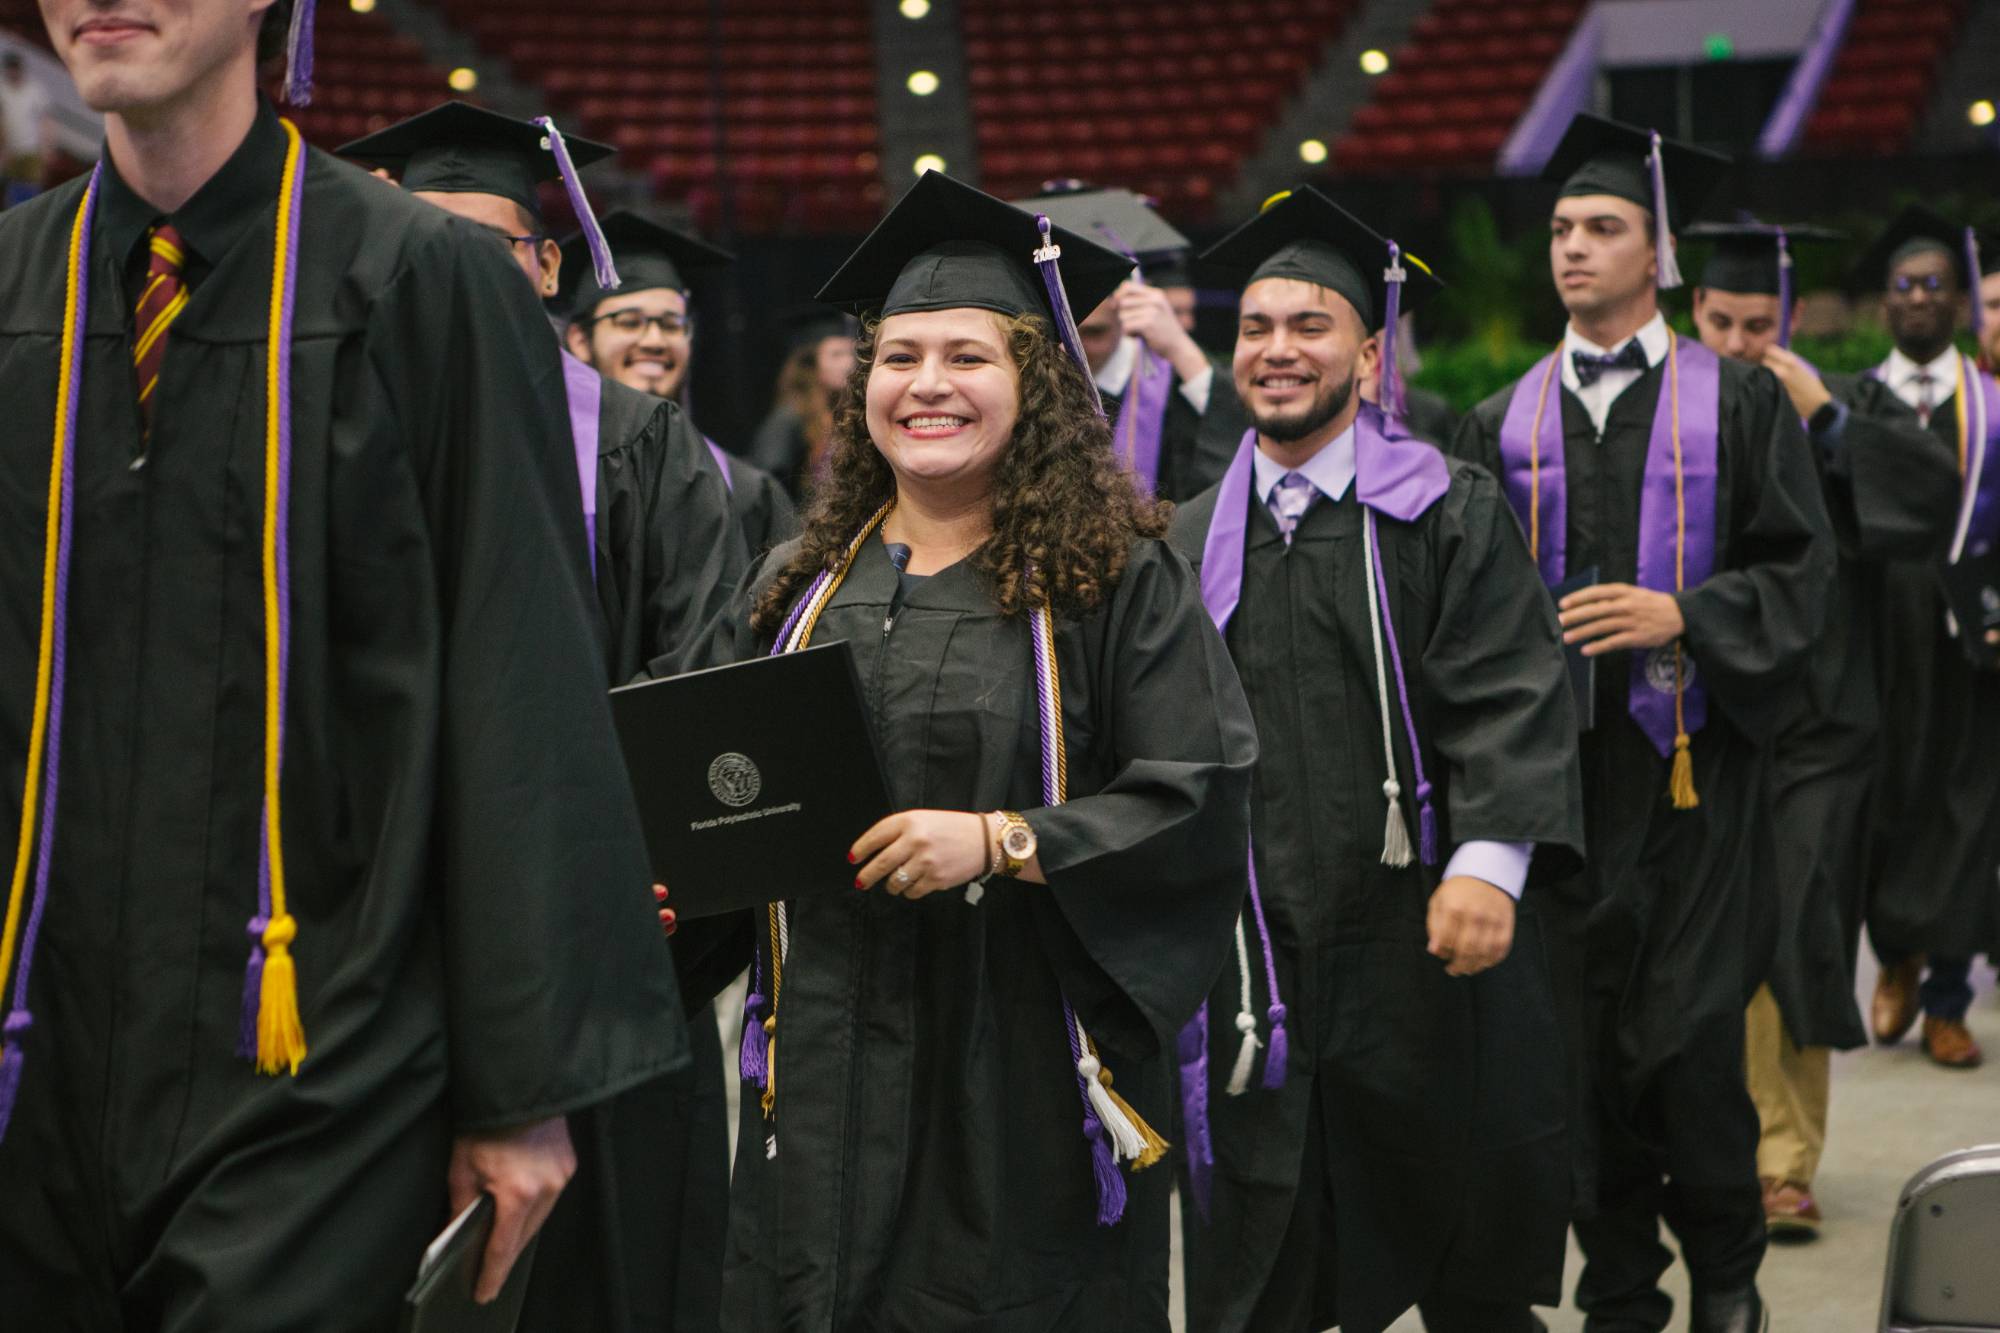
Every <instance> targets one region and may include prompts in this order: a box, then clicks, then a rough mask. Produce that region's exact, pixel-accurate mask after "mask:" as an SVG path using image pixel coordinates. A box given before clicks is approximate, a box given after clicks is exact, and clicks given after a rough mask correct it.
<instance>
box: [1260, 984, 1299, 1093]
mask: <svg viewBox="0 0 2000 1333" xmlns="http://www.w3.org/2000/svg"><path fill="white" fill-rule="evenodd" d="M1264 1017H1265V1018H1267V1019H1269V1020H1270V1022H1271V1040H1270V1041H1269V1042H1268V1043H1266V1044H1265V1047H1264V1091H1266V1092H1276V1091H1277V1090H1278V1089H1279V1088H1282V1087H1284V1086H1285V1074H1286V1072H1287V1071H1288V1068H1289V1061H1290V1058H1291V1053H1292V1051H1291V1043H1290V1041H1289V1040H1288V1039H1287V1038H1286V1036H1285V1006H1284V1005H1282V1004H1274V1005H1272V1006H1271V1007H1270V1008H1269V1009H1267V1010H1265V1011H1264Z"/></svg>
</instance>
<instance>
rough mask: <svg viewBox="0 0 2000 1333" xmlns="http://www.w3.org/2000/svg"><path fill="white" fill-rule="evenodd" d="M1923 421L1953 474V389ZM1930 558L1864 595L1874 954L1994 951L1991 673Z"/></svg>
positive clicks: (1999, 781) (1997, 675) (1999, 927)
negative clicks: (1875, 741)
mask: <svg viewBox="0 0 2000 1333" xmlns="http://www.w3.org/2000/svg"><path fill="white" fill-rule="evenodd" d="M1870 383H1871V384H1873V382H1872V381H1870ZM1874 390H1875V392H1877V393H1878V394H1880V395H1881V396H1882V397H1887V398H1893V397H1894V395H1893V394H1890V393H1889V391H1888V390H1887V389H1886V388H1884V387H1882V386H1880V385H1874ZM1896 401H1897V402H1898V403H1899V404H1900V400H1896ZM1930 430H1931V433H1932V434H1934V435H1935V436H1937V438H1938V439H1939V440H1941V441H1942V442H1943V443H1944V446H1945V447H1946V448H1947V449H1949V450H1950V451H1951V458H1952V466H1953V471H1954V473H1955V472H1956V470H1957V462H1958V420H1957V411H1956V405H1955V403H1954V400H1953V399H1952V398H1946V399H1945V400H1944V401H1943V402H1942V403H1940V404H1938V406H1937V407H1936V408H1935V409H1934V410H1933V411H1932V412H1931V419H1930ZM1937 568H1938V562H1937V561H1936V560H1935V559H1932V560H1899V561H1895V562H1893V563H1891V564H1889V565H1887V566H1886V567H1885V568H1883V569H1882V570H1881V571H1880V575H1879V583H1878V584H1877V588H1878V591H1877V594H1876V598H1875V606H1876V608H1877V612H1876V617H1875V622H1874V627H1873V628H1874V632H1875V636H1876V644H1877V654H1878V656H1877V661H1878V663H1879V670H1880V675H1879V685H1880V689H1881V699H1882V750H1881V782H1880V787H1879V794H1878V796H1877V798H1876V802H1875V822H1874V829H1875V844H1874V849H1873V853H1872V856H1871V859H1870V869H1871V874H1870V876H1869V884H1868V909H1867V916H1868V938H1869V941H1870V943H1871V944H1873V945H1874V947H1875V952H1876V953H1877V954H1878V955H1880V956H1882V957H1884V958H1894V957H1898V956H1900V955H1903V954H1909V953H1930V954H1938V955H1941V956H1945V957H1960V958H1963V957H1969V956H1971V955H1973V954H1979V953H1991V952H1994V951H1996V950H2000V886H1996V882H1995V871H1996V869H2000V764H1996V763H1995V762H1994V755H1995V754H2000V672H1989V671H1981V670H1979V669H1978V668H1976V667H1974V666H1973V665H1972V663H1971V662H1970V661H1969V660H1967V658H1966V656H1965V654H1964V652H1963V651H1962V650H1961V649H1960V647H1959V645H1958V641H1957V639H1955V638H1953V637H1952V635H1951V633H1950V631H1949V630H1948V629H1947V628H1946V625H1945V600H1944V594H1943V592H1942V591H1941V590H1940V588H1939V586H1938V576H1937Z"/></svg>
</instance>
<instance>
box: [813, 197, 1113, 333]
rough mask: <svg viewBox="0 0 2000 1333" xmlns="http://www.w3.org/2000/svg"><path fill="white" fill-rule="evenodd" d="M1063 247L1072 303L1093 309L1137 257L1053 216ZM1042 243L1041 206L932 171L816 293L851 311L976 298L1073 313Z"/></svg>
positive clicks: (987, 305)
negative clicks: (1052, 285)
mask: <svg viewBox="0 0 2000 1333" xmlns="http://www.w3.org/2000/svg"><path fill="white" fill-rule="evenodd" d="M1050 240H1051V241H1053V242H1054V244H1055V246H1056V247H1057V248H1059V249H1060V250H1061V254H1060V256H1058V257H1056V259H1055V265H1056V267H1057V269H1058V270H1059V271H1060V273H1061V275H1062V286H1063V288H1064V290H1065V291H1066V292H1067V293H1068V296H1069V302H1068V304H1069V307H1070V310H1071V311H1075V310H1081V311H1086V312H1087V311H1091V310H1094V309H1096V308H1097V305H1098V303H1099V302H1101V301H1102V300H1103V299H1104V298H1105V297H1107V296H1109V295H1111V293H1112V292H1113V291H1115V290H1117V287H1118V284H1119V283H1121V282H1123V281H1124V280H1125V277H1126V275H1127V274H1129V273H1130V272H1131V271H1132V261H1131V260H1129V259H1127V258H1126V257H1125V256H1124V255H1121V254H1119V253H1118V252H1117V251H1115V250H1109V249H1106V248H1105V247H1104V246H1102V245H1099V244H1098V243H1097V242H1095V241H1092V240H1090V239H1088V238H1086V237H1083V236H1080V235H1078V234H1077V233H1076V232H1073V231H1070V230H1069V229H1068V228H1066V227H1062V226H1060V225H1055V224H1054V223H1053V221H1052V223H1051V233H1050ZM1043 245H1044V241H1043V239H1042V233H1041V231H1040V229H1039V228H1038V227H1037V226H1036V224H1035V216H1034V214H1032V213H1025V212H1023V211H1022V210H1020V209H1018V208H1016V207H1014V205H1012V204H1010V203H1007V202H1006V201H1005V200H1001V199H995V198H994V197H993V196H992V195H990V194H985V193H983V192H981V191H979V190H975V189H973V188H972V187H971V186H970V185H966V184H964V183H963V182H960V181H956V180H953V179H952V178H951V177H949V176H947V175H945V174H944V173H943V172H939V171H926V172H925V173H924V174H923V175H922V176H920V177H919V178H918V179H917V183H916V184H915V185H913V186H911V187H910V190H909V193H907V194H905V195H904V196H903V197H902V198H901V199H900V200H898V201H897V202H896V206H895V207H894V208H892V209H890V210H889V214H888V216H887V217H885V218H883V219H882V220H881V221H880V222H878V223H876V224H875V230H874V231H872V232H870V233H868V239H866V240H864V241H863V242H862V243H861V245H860V248H858V249H857V250H855V252H854V253H853V254H851V255H849V256H848V257H847V261H846V262H845V263H843V264H842V265H841V266H840V269H839V271H837V272H836V273H835V274H834V275H833V276H832V277H831V278H828V279H827V280H826V285H825V286H823V287H821V288H820V289H819V296H818V299H819V300H821V301H824V302H826V304H828V305H831V306H837V307H839V308H840V309H843V310H848V311H851V312H853V313H854V314H857V315H859V314H867V313H870V312H873V313H876V314H879V315H882V316H888V315H897V314H902V313H904V312H906V311H912V310H951V309H956V308H959V307H962V306H971V307H974V308H976V309H980V310H992V311H996V312H998V313H999V314H1003V315H1026V314H1036V315H1044V316H1048V317H1050V318H1053V319H1054V320H1055V322H1056V327H1057V329H1058V330H1060V329H1061V328H1062V327H1063V325H1064V324H1065V323H1069V322H1072V321H1071V319H1070V316H1069V311H1057V310H1056V308H1055V306H1054V304H1053V302H1052V301H1051V299H1050V296H1049V292H1048V288H1047V285H1046V283H1045V282H1044V280H1043V278H1042V275H1041V272H1040V271H1039V269H1038V267H1037V263H1036V254H1037V252H1038V251H1039V250H1040V249H1041V248H1042V246H1043Z"/></svg>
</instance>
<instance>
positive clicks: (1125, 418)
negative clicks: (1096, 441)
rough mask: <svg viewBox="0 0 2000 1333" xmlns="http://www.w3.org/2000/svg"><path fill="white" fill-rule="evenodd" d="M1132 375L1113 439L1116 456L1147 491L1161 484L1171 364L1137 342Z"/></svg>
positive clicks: (1171, 375) (1171, 372)
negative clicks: (1136, 354) (1142, 483)
mask: <svg viewBox="0 0 2000 1333" xmlns="http://www.w3.org/2000/svg"><path fill="white" fill-rule="evenodd" d="M1138 352H1139V355H1138V359H1137V361H1136V362H1135V364H1134V365H1133V367H1132V378H1131V380H1130V381H1129V382H1127V384H1126V385H1125V396H1124V398H1123V400H1122V401H1121V402H1120V404H1119V407H1118V424H1117V425H1116V426H1115V427H1113V430H1112V439H1113V441H1114V448H1115V450H1116V452H1117V454H1118V457H1119V458H1121V459H1123V460H1124V462H1125V465H1126V466H1127V467H1129V468H1131V469H1132V471H1133V472H1134V473H1136V474H1137V475H1138V477H1139V479H1140V480H1141V481H1143V482H1145V483H1146V490H1147V491H1148V492H1151V491H1154V490H1157V489H1158V488H1159V484H1160V445H1161V442H1162V440H1164V439H1165V438H1166V426H1167V402H1168V399H1169V398H1170V397H1171V395H1172V394H1173V391H1174V368H1173V366H1172V365H1171V364H1170V363H1169V362H1168V361H1167V359H1166V358H1165V357H1163V356H1161V355H1160V354H1159V353H1157V352H1155V351H1153V350H1152V349H1151V348H1149V347H1147V346H1146V345H1145V344H1144V343H1143V342H1142V343H1140V344H1139V348H1138Z"/></svg>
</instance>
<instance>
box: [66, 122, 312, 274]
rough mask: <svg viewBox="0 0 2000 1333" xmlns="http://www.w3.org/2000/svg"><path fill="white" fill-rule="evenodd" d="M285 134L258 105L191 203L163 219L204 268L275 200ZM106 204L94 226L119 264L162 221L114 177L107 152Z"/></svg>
mask: <svg viewBox="0 0 2000 1333" xmlns="http://www.w3.org/2000/svg"><path fill="white" fill-rule="evenodd" d="M285 147H286V142H285V132H284V128H283V127H282V126H281V125H279V123H278V113H277V112H275V111H273V110H272V109H271V106H270V104H269V103H268V102H265V101H263V100H261V99H259V101H258V104H257V118H256V119H255V120H253V121H252V122H251V123H250V132H249V133H248V134H247V135H245V136H244V138H243V142H242V143H241V144H238V145H237V148H236V151H235V152H234V153H232V154H231V155H230V157H229V160H228V161H227V162H224V163H223V164H222V167H221V169H220V170H218V171H217V172H216V173H215V174H214V175H213V176H211V177H209V178H208V180H207V181H206V182H205V183H204V184H203V185H202V187H201V188H200V189H199V190H196V191H195V192H194V197H193V198H191V199H189V200H188V201H187V202H186V203H185V204H182V205H181V206H180V208H178V209H177V210H175V211H174V212H172V213H168V214H165V217H166V220H167V221H168V222H170V223H172V224H173V227H174V230H176V231H178V232H179V233H180V234H181V239H182V240H183V241H185V242H186V243H187V247H188V249H190V250H192V251H193V252H194V254H196V255H198V256H200V257H201V259H202V260H204V261H205V262H207V263H208V264H211V265H213V264H215V263H216V262H217V261H219V260H220V259H221V258H222V257H223V256H224V255H226V254H228V253H229V251H230V249H231V248H232V247H234V246H235V244H236V242H237V241H239V240H241V239H242V237H243V235H244V233H246V232H248V231H249V230H250V228H251V227H252V226H254V225H255V224H256V223H257V221H258V220H259V218H260V217H261V216H262V215H263V211H264V206H265V205H266V204H269V203H272V202H275V201H276V199H277V197H278V187H279V184H280V182H279V180H278V177H279V176H280V175H281V174H282V173H283V171H284V169H285ZM103 190H104V198H103V201H102V203H100V204H99V206H98V221H97V226H98V227H99V228H100V236H101V237H102V239H103V241H104V243H105V244H106V245H108V246H109V247H110V252H111V253H112V254H114V255H116V256H117V257H118V259H119V261H120V262H121V263H122V262H124V261H125V260H127V259H129V258H130V257H131V255H132V252H133V249H134V247H136V246H138V245H139V243H140V242H141V241H142V240H143V239H144V238H145V235H146V232H147V229H148V228H150V227H151V226H152V225H153V223H154V222H155V221H157V220H159V218H160V217H161V216H162V214H161V212H160V210H159V209H157V208H155V207H154V206H153V205H151V204H149V203H147V202H146V201H145V200H144V199H141V198H140V197H139V196H138V195H137V194H135V193H134V192H133V190H132V187H131V186H129V185H127V184H126V183H125V181H124V178H123V177H121V176H120V175H119V174H118V167H117V164H116V163H114V162H113V161H112V160H111V153H110V150H109V148H108V147H107V148H106V150H105V154H104V185H103Z"/></svg>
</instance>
